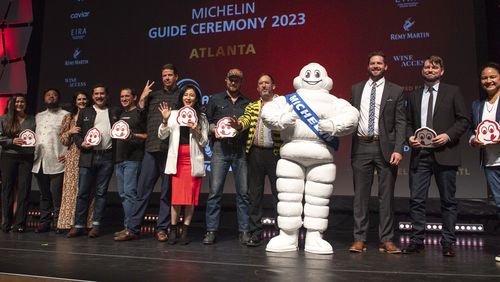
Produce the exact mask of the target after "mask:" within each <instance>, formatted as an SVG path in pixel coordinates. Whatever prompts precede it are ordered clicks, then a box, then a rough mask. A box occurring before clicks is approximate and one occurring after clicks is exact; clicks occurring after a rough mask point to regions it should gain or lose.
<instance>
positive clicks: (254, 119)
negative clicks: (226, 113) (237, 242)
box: [233, 74, 281, 247]
mask: <svg viewBox="0 0 500 282" xmlns="http://www.w3.org/2000/svg"><path fill="white" fill-rule="evenodd" d="M275 88H276V85H275V84H274V79H273V77H272V76H271V75H270V74H261V75H260V76H259V79H258V82H257V91H258V92H259V95H260V99H259V100H257V101H255V102H252V103H250V104H248V106H247V107H246V108H245V113H244V114H243V115H242V116H241V117H239V118H238V120H237V121H236V122H235V123H234V124H233V126H234V127H235V128H236V129H238V130H239V131H244V130H247V129H248V139H247V142H246V153H247V163H248V197H249V200H250V206H249V228H250V230H249V231H250V233H251V237H250V240H249V241H248V242H247V246H249V247H256V246H259V245H260V244H262V241H261V234H262V230H263V228H262V223H261V220H262V206H263V205H262V197H263V194H264V184H265V177H266V175H267V177H268V179H269V182H270V184H271V192H272V194H273V207H276V205H277V203H278V199H277V195H278V193H277V191H276V179H277V177H276V164H277V163H278V159H279V149H280V146H281V140H280V136H279V132H278V131H271V130H270V129H269V128H267V127H266V126H265V125H264V123H263V122H262V119H261V117H260V113H261V109H262V107H263V106H264V105H265V104H266V103H267V102H270V101H272V100H273V98H274V97H275V96H276V95H275V94H273V91H274V89H275Z"/></svg>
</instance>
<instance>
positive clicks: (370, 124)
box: [368, 82, 377, 136]
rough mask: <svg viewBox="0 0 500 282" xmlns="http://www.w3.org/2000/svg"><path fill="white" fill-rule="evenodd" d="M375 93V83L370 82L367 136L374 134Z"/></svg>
mask: <svg viewBox="0 0 500 282" xmlns="http://www.w3.org/2000/svg"><path fill="white" fill-rule="evenodd" d="M376 94H377V84H376V83H375V82H373V83H372V91H371V93H370V109H369V111H368V136H373V135H374V134H375V96H376Z"/></svg>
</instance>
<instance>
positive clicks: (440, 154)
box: [406, 82, 469, 168]
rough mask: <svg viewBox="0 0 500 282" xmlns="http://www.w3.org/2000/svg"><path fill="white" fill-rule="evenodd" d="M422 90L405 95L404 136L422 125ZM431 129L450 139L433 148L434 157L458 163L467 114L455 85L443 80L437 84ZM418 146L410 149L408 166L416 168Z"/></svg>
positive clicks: (454, 163) (445, 162) (448, 162)
mask: <svg viewBox="0 0 500 282" xmlns="http://www.w3.org/2000/svg"><path fill="white" fill-rule="evenodd" d="M422 95H423V89H422V88H420V89H417V90H415V91H413V92H412V93H411V94H410V95H409V96H408V100H407V101H408V104H407V126H406V128H407V130H406V137H407V138H409V137H410V136H413V135H414V134H415V130H417V129H419V128H420V127H422V124H421V119H420V117H421V108H422ZM432 123H433V125H434V128H433V129H434V131H436V133H437V134H438V135H439V134H441V133H446V134H448V136H449V137H450V141H449V142H448V143H446V144H445V145H444V146H441V147H438V148H434V149H432V150H434V157H435V158H436V161H437V163H438V164H440V165H447V166H459V165H460V163H461V159H460V148H459V145H460V137H461V136H462V134H464V132H465V131H466V130H467V128H469V115H468V113H467V110H466V108H465V104H464V99H463V96H462V93H461V91H460V89H459V88H458V87H457V86H454V85H449V84H446V83H442V82H441V83H440V84H439V90H438V92H437V98H436V104H435V106H434V115H433V119H432ZM420 150H421V149H420V148H413V149H412V152H411V159H410V168H416V167H417V164H418V161H419V153H420Z"/></svg>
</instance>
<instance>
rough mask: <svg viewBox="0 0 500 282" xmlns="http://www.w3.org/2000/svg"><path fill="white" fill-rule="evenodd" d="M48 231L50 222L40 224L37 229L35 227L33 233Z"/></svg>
mask: <svg viewBox="0 0 500 282" xmlns="http://www.w3.org/2000/svg"><path fill="white" fill-rule="evenodd" d="M49 231H50V224H43V223H42V224H40V225H39V226H38V228H37V229H35V233H45V232H49Z"/></svg>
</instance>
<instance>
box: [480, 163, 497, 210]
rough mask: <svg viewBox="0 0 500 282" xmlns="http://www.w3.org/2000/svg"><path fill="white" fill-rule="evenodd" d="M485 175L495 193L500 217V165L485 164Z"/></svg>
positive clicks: (492, 191)
mask: <svg viewBox="0 0 500 282" xmlns="http://www.w3.org/2000/svg"><path fill="white" fill-rule="evenodd" d="M484 175H486V182H488V186H489V187H490V189H491V193H493V197H494V198H495V203H496V204H497V209H498V218H500V166H485V167H484Z"/></svg>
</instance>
